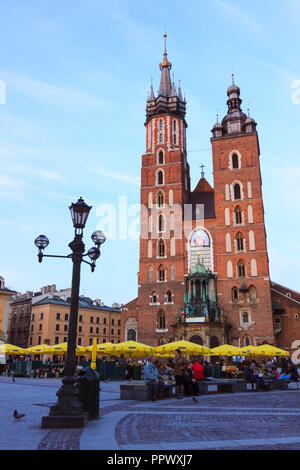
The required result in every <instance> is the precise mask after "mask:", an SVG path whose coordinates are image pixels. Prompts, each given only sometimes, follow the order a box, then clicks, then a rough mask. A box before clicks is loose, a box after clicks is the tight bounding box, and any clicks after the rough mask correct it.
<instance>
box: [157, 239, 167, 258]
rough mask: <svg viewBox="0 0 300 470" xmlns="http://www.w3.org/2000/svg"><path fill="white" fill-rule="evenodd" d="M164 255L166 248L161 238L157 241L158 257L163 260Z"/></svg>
mask: <svg viewBox="0 0 300 470" xmlns="http://www.w3.org/2000/svg"><path fill="white" fill-rule="evenodd" d="M165 255H166V246H165V242H164V241H163V239H162V238H160V239H159V242H158V256H159V257H160V258H163V257H165Z"/></svg>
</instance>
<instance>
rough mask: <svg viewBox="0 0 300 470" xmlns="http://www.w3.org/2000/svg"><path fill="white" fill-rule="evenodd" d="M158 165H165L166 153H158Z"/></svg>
mask: <svg viewBox="0 0 300 470" xmlns="http://www.w3.org/2000/svg"><path fill="white" fill-rule="evenodd" d="M157 162H158V165H163V164H164V152H163V151H162V150H160V151H159V152H158V159H157Z"/></svg>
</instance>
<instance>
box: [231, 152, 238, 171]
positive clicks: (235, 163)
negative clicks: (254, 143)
mask: <svg viewBox="0 0 300 470" xmlns="http://www.w3.org/2000/svg"><path fill="white" fill-rule="evenodd" d="M231 167H232V169H236V168H239V157H238V155H237V154H236V153H234V154H233V155H232V156H231Z"/></svg>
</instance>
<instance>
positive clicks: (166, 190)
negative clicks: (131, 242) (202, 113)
mask: <svg viewBox="0 0 300 470" xmlns="http://www.w3.org/2000/svg"><path fill="white" fill-rule="evenodd" d="M159 67H160V71H161V79H160V87H159V90H158V93H157V96H155V94H154V91H153V86H152V83H151V88H150V94H149V97H148V100H147V107H146V122H145V127H146V153H144V155H142V169H141V205H142V211H141V237H140V261H139V282H138V284H139V285H138V299H137V304H136V308H137V317H138V338H137V340H139V339H140V340H142V341H143V342H145V343H147V344H149V345H152V346H157V345H160V344H163V343H164V342H167V338H168V337H169V336H170V333H171V330H172V328H171V325H172V324H173V323H174V321H175V320H174V319H175V317H176V315H180V310H181V309H182V307H183V298H184V289H185V286H184V274H185V241H184V236H183V223H182V219H183V206H184V204H185V203H186V202H187V201H188V194H189V191H190V173H189V165H188V163H187V160H186V128H187V124H186V121H185V112H186V102H185V99H183V97H182V92H181V88H180V83H179V86H178V88H177V89H176V87H175V84H174V79H173V81H171V77H170V70H171V67H172V65H171V63H170V62H169V61H168V57H167V50H166V34H165V35H164V54H163V60H162V62H161V63H160V66H159Z"/></svg>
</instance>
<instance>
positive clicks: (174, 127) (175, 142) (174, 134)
mask: <svg viewBox="0 0 300 470" xmlns="http://www.w3.org/2000/svg"><path fill="white" fill-rule="evenodd" d="M173 143H174V144H175V145H176V144H177V134H176V121H175V119H174V121H173Z"/></svg>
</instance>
